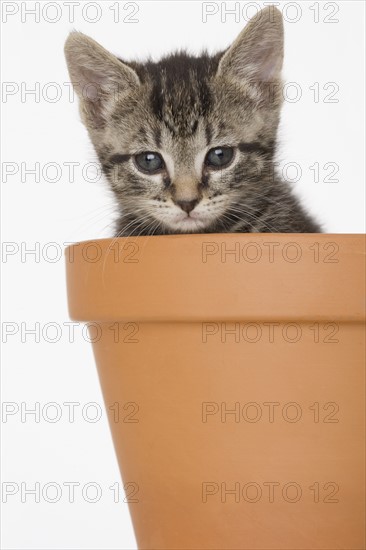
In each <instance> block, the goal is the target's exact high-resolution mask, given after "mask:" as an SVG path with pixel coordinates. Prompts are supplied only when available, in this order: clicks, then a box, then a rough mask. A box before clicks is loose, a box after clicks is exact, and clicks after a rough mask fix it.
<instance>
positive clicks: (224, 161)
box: [205, 147, 234, 168]
mask: <svg viewBox="0 0 366 550" xmlns="http://www.w3.org/2000/svg"><path fill="white" fill-rule="evenodd" d="M233 156H234V149H233V148H232V147H214V148H213V149H210V150H209V152H208V153H207V155H206V158H205V164H206V166H210V167H212V168H223V167H224V166H227V165H228V164H229V163H230V162H231V160H232V158H233Z"/></svg>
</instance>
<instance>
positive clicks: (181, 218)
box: [164, 212, 207, 233]
mask: <svg viewBox="0 0 366 550" xmlns="http://www.w3.org/2000/svg"><path fill="white" fill-rule="evenodd" d="M164 221H165V223H166V225H168V226H169V227H170V228H171V229H174V230H175V231H183V232H192V233H194V232H195V231H202V229H204V228H205V227H206V226H207V220H204V219H202V216H200V215H199V214H196V213H195V212H190V213H189V214H185V213H184V212H182V213H181V214H179V215H177V216H176V217H175V218H173V219H170V220H169V221H168V220H164Z"/></svg>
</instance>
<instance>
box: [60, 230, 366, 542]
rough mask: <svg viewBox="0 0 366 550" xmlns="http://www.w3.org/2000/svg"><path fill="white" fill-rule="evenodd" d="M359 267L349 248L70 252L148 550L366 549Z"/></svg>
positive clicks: (143, 247) (356, 248)
mask: <svg viewBox="0 0 366 550" xmlns="http://www.w3.org/2000/svg"><path fill="white" fill-rule="evenodd" d="M116 243H117V244H116ZM88 247H89V248H88ZM113 247H115V248H114V249H113ZM286 247H287V248H286ZM86 250H87V251H88V252H87V253H86V252H85V251H86ZM98 250H99V252H98V253H97V254H95V255H94V252H93V251H98ZM113 250H115V252H113ZM299 251H300V252H299ZM93 258H94V259H93ZM126 258H127V259H129V260H131V259H132V260H137V261H134V262H132V261H126ZM327 260H332V261H327ZM364 260H365V255H364V239H363V237H361V236H355V235H296V236H295V235H251V236H250V235H194V236H192V235H190V236H183V235H182V236H174V237H173V236H172V237H153V238H134V239H117V240H110V241H108V240H102V241H94V242H93V243H81V244H80V245H77V246H74V247H70V249H68V252H67V271H68V291H69V307H70V312H71V315H72V317H73V318H74V319H78V320H84V321H87V322H89V323H90V324H89V330H90V334H91V337H92V339H93V340H94V342H93V349H94V353H95V358H96V363H97V367H98V372H99V377H100V382H101V386H102V390H103V395H104V399H105V405H106V409H107V411H108V414H109V420H110V427H111V431H112V436H113V441H114V445H115V449H116V453H117V457H118V461H119V465H120V469H121V475H122V479H123V483H124V485H125V488H126V498H127V501H128V502H129V507H130V512H131V516H132V520H133V525H134V529H135V533H136V538H137V541H138V545H139V548H141V549H154V550H156V549H182V550H183V549H192V550H193V549H210V550H214V549H218V548H220V549H221V548H222V549H224V548H225V549H230V550H233V549H240V550H241V549H248V550H249V549H251V550H252V549H263V548H265V549H273V550H274V549H330V548H344V549H345V548H347V549H350V548H352V549H361V548H364V517H365V509H364V485H365V483H364V482H365V480H364V464H365V463H364V459H365V456H364V427H365V425H364V418H365V416H364V415H365V394H364V389H365V385H364V383H365V365H364V359H365V356H364V354H365V336H364V326H363V321H364V318H365V314H364V309H363V305H364V302H363V294H364V290H363V289H364V287H363V283H364V278H365V271H364Z"/></svg>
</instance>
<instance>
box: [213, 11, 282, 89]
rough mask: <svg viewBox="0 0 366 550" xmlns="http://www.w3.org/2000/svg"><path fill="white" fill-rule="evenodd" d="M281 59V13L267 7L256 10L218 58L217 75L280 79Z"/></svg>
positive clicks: (233, 77) (240, 78)
mask: <svg viewBox="0 0 366 550" xmlns="http://www.w3.org/2000/svg"><path fill="white" fill-rule="evenodd" d="M282 62H283V21H282V14H281V12H280V11H279V10H278V9H277V8H275V7H274V6H268V7H267V8H265V9H264V10H261V11H260V12H258V13H257V14H256V15H255V17H253V18H252V19H251V20H250V21H249V23H248V25H247V26H246V27H245V28H244V29H243V30H242V32H241V33H240V34H239V36H238V38H237V39H236V40H235V41H234V42H233V44H232V45H231V46H230V48H229V49H228V50H226V52H225V53H224V55H223V56H222V58H221V59H220V62H219V66H218V70H217V75H222V76H225V77H228V78H230V79H232V80H236V81H238V80H239V81H240V80H243V79H249V80H251V81H254V82H269V81H274V80H277V79H279V78H280V73H281V69H282Z"/></svg>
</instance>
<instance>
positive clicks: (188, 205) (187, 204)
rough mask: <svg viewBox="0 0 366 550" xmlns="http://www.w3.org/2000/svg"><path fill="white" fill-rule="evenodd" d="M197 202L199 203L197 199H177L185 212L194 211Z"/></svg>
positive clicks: (177, 202)
mask: <svg viewBox="0 0 366 550" xmlns="http://www.w3.org/2000/svg"><path fill="white" fill-rule="evenodd" d="M197 203H198V200H197V199H194V200H193V201H176V204H177V205H178V206H179V207H180V208H181V209H182V210H184V212H187V214H189V213H190V212H192V210H193V208H194V207H195V206H196V204H197Z"/></svg>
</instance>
